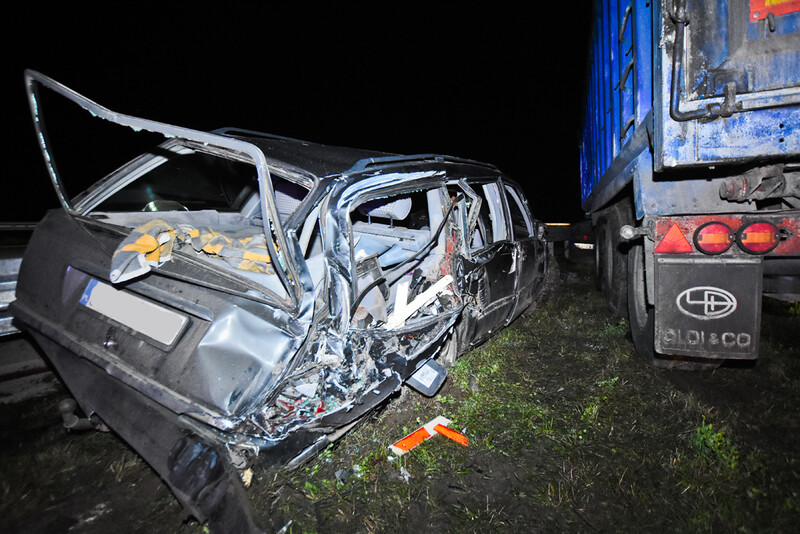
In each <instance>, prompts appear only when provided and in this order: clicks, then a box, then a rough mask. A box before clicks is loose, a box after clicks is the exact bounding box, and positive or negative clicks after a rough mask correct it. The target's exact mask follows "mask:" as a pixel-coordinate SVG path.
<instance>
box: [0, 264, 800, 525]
mask: <svg viewBox="0 0 800 534" xmlns="http://www.w3.org/2000/svg"><path fill="white" fill-rule="evenodd" d="M561 278H562V281H563V283H562V284H561V285H560V287H559V288H558V290H557V291H556V292H554V293H553V294H551V295H550V297H549V298H547V299H546V300H545V301H544V302H542V303H541V304H540V305H539V306H537V307H536V309H534V310H531V311H529V312H527V313H526V315H525V316H523V317H522V318H520V319H518V320H517V321H516V322H515V323H514V324H512V325H511V326H510V327H509V328H507V329H505V330H504V331H502V332H500V333H499V334H498V335H497V336H495V337H494V338H493V339H492V340H490V341H489V342H488V343H486V344H485V345H483V346H482V347H480V348H479V349H477V350H474V351H472V352H471V353H469V354H468V355H466V356H464V357H462V358H461V359H460V360H459V361H458V362H457V363H456V365H455V366H454V367H453V368H452V369H451V371H450V376H449V377H448V380H447V382H446V383H445V385H444V387H443V389H442V390H441V391H440V392H439V393H438V395H436V396H435V397H433V398H426V397H423V396H421V395H419V394H417V393H415V392H413V391H404V392H403V393H402V394H401V395H399V396H397V397H395V398H394V399H392V400H391V402H390V403H389V404H387V405H385V406H384V407H383V408H382V409H381V410H379V411H377V412H376V413H374V414H372V415H371V416H369V417H368V418H367V420H366V421H365V422H364V423H363V424H361V425H360V426H359V427H358V428H356V429H355V430H353V431H352V432H350V433H349V434H348V435H346V436H345V437H344V438H343V439H342V440H340V441H339V442H338V443H337V444H335V445H334V446H331V447H329V448H328V449H327V450H326V451H324V452H323V453H322V454H320V455H319V456H317V457H316V458H313V459H312V460H310V461H309V463H307V464H306V465H304V466H301V467H300V468H297V469H296V470H294V471H286V470H265V469H258V468H256V469H254V470H253V472H252V481H251V483H250V485H249V487H248V488H247V490H246V492H247V495H248V498H249V499H250V502H251V505H252V507H253V509H254V511H255V514H256V516H257V518H258V521H259V524H260V525H261V526H262V527H263V528H264V529H265V530H266V531H268V532H269V531H281V530H282V531H283V532H295V533H298V532H406V531H436V530H440V531H447V532H485V531H528V532H563V531H580V532H593V531H601V532H602V531H614V532H634V531H635V532H640V531H679V532H686V531H701V532H732V531H741V532H750V531H759V532H765V531H766V532H795V531H796V523H797V521H798V519H800V439H799V438H800V428H799V427H800V417H798V415H797V406H798V404H800V403H798V401H799V400H800V306H798V305H797V304H794V305H791V304H788V303H782V302H777V301H765V304H764V314H763V320H762V338H761V356H760V358H759V360H758V361H757V363H755V364H738V365H725V366H723V367H721V368H719V369H717V370H715V371H713V372H701V373H684V372H675V371H672V372H669V371H660V370H656V369H653V368H650V367H647V366H646V365H645V364H644V363H642V361H640V359H638V357H637V356H636V355H635V353H634V351H633V346H632V343H631V342H630V340H629V333H628V327H627V322H626V321H625V320H624V319H620V318H618V317H614V316H612V315H611V314H610V312H609V311H608V310H607V308H606V307H605V306H604V305H603V303H602V301H601V298H600V295H599V294H598V293H597V292H595V291H594V289H593V283H592V280H591V266H590V265H589V264H588V263H585V262H570V263H562V264H561ZM65 395H66V393H65V392H64V391H63V390H61V391H59V392H57V393H55V394H51V395H48V396H46V397H42V398H39V399H36V400H34V401H28V402H26V403H23V404H18V405H14V406H11V407H8V406H6V407H0V408H2V409H0V433H2V435H1V436H0V451H1V452H0V494H1V495H2V499H1V502H0V531H3V532H47V533H57V532H85V533H95V532H154V533H158V532H204V531H207V529H205V527H204V526H203V525H200V524H198V523H197V522H196V521H193V520H192V519H187V518H185V517H183V515H182V511H181V508H180V506H179V505H178V503H177V501H176V500H175V499H174V498H173V497H172V495H171V494H170V492H169V491H168V489H167V488H166V486H164V484H163V483H161V481H160V480H159V479H158V477H157V476H156V475H155V474H154V473H153V472H152V471H151V470H150V468H149V467H148V466H147V464H145V463H144V462H143V461H142V460H141V459H140V458H139V457H138V456H137V455H136V454H135V453H134V452H132V451H131V450H130V449H129V448H128V447H127V446H126V445H125V444H124V443H123V442H121V441H120V440H119V439H118V438H117V437H116V436H115V435H113V434H112V433H100V432H82V433H77V432H73V433H69V432H67V431H66V430H64V429H63V428H62V427H61V426H60V416H59V414H58V412H57V410H56V405H57V403H58V402H59V400H61V399H62V398H63V397H64V396H65ZM439 415H443V416H446V417H448V418H449V419H451V420H452V421H453V423H452V425H451V426H452V428H455V429H457V430H459V431H462V432H463V433H464V434H465V435H467V436H468V437H469V439H470V443H469V445H468V446H466V447H465V446H463V445H460V444H458V443H456V442H454V441H451V440H448V439H446V438H444V437H442V436H436V437H435V438H431V439H430V440H428V441H426V442H424V443H423V444H422V445H420V446H418V447H417V448H415V449H413V450H412V451H411V452H409V453H408V454H405V455H403V456H400V457H398V456H397V455H396V454H394V453H392V452H391V451H390V450H389V449H388V445H389V444H391V443H392V442H394V441H396V440H398V439H399V438H401V437H403V436H404V435H406V434H407V433H409V432H411V431H413V430H415V429H417V428H418V427H419V426H421V425H422V424H424V423H426V422H428V421H429V420H431V419H433V418H434V417H436V416H439Z"/></svg>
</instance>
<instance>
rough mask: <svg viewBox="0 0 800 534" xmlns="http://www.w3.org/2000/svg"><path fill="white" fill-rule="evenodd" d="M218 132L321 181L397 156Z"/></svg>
mask: <svg viewBox="0 0 800 534" xmlns="http://www.w3.org/2000/svg"><path fill="white" fill-rule="evenodd" d="M215 133H221V134H223V135H228V136H231V137H236V138H238V139H241V140H243V141H247V142H248V143H252V144H254V145H256V146H257V147H258V148H260V149H261V151H262V152H263V153H264V156H266V157H267V158H268V159H271V160H275V161H280V162H282V163H284V164H288V165H289V166H292V167H295V168H297V169H302V170H304V171H306V172H308V173H311V174H313V175H314V176H316V177H317V178H324V177H326V176H333V175H338V174H342V173H343V172H345V171H347V170H349V169H351V168H353V166H354V165H356V163H358V162H359V161H362V160H365V159H372V158H384V157H391V156H393V154H391V153H388V152H379V151H376V150H365V149H359V148H347V147H340V146H333V145H323V144H320V143H313V142H310V141H302V140H299V139H292V138H289V137H282V136H278V135H272V134H266V133H262V132H253V131H250V130H239V129H234V128H223V129H220V130H217V131H216V132H215Z"/></svg>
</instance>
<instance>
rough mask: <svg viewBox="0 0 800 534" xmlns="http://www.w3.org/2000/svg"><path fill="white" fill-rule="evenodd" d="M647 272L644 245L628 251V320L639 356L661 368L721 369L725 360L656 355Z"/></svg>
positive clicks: (653, 311)
mask: <svg viewBox="0 0 800 534" xmlns="http://www.w3.org/2000/svg"><path fill="white" fill-rule="evenodd" d="M644 269H645V267H644V246H643V245H642V244H641V243H639V244H636V245H633V246H632V247H631V249H630V251H628V321H629V322H630V325H631V338H632V339H633V346H634V348H635V349H636V353H637V354H638V355H639V356H641V357H642V359H644V360H645V361H646V362H647V363H648V364H650V365H652V366H653V367H657V368H659V369H674V370H679V371H704V370H711V369H716V368H717V367H719V366H720V365H721V364H722V360H707V359H703V358H691V357H688V356H673V355H663V354H657V353H656V351H655V348H654V342H655V308H654V307H653V306H650V305H649V304H648V303H647V293H646V284H645V278H644Z"/></svg>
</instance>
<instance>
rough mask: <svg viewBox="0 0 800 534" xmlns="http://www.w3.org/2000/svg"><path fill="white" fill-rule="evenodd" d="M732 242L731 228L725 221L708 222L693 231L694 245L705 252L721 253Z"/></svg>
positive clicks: (729, 246)
mask: <svg viewBox="0 0 800 534" xmlns="http://www.w3.org/2000/svg"><path fill="white" fill-rule="evenodd" d="M732 244H733V230H731V227H730V226H728V225H727V224H725V223H721V222H709V223H706V224H704V225H702V226H701V227H700V228H698V229H697V231H696V232H695V233H694V246H695V247H697V250H699V251H700V252H703V253H705V254H722V253H723V252H725V251H726V250H728V249H729V248H731V245H732Z"/></svg>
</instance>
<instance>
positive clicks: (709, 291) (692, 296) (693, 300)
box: [675, 286, 737, 321]
mask: <svg viewBox="0 0 800 534" xmlns="http://www.w3.org/2000/svg"><path fill="white" fill-rule="evenodd" d="M675 304H677V305H678V309H679V310H680V311H681V313H683V314H684V315H688V316H689V317H694V318H695V319H702V320H704V321H705V320H708V319H722V318H723V317H727V316H728V315H730V314H732V313H733V312H734V311H735V310H736V304H737V303H736V297H734V296H733V295H732V294H731V293H730V292H728V291H725V290H724V289H720V288H718V287H713V286H700V287H691V288H689V289H687V290H685V291H683V292H682V293H681V294H680V295H678V298H676V299H675Z"/></svg>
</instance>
